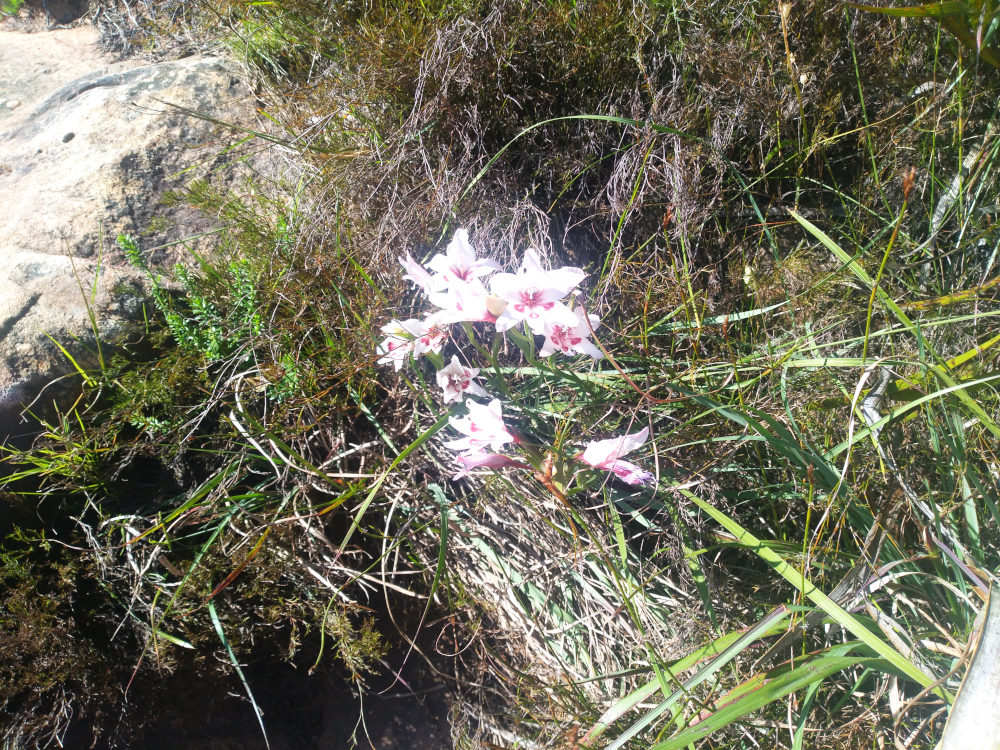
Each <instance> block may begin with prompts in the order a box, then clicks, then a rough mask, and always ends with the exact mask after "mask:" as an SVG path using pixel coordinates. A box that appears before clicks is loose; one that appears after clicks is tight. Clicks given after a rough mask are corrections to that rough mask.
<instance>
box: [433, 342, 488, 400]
mask: <svg viewBox="0 0 1000 750" xmlns="http://www.w3.org/2000/svg"><path fill="white" fill-rule="evenodd" d="M478 375H479V370H477V369H476V368H473V367H463V366H462V363H461V362H459V361H458V357H456V356H455V355H454V354H452V355H451V363H450V364H449V365H448V366H447V367H442V368H441V369H440V370H438V371H437V383H438V385H439V386H441V388H442V390H444V402H445V403H446V404H450V403H453V402H455V401H458V400H459V399H461V398H462V394H463V393H470V394H472V395H473V396H482V397H484V398H485V397H488V396H489V395H490V394H488V393H487V392H486V391H485V390H483V388H482V386H480V385H478V384H477V383H473V382H472V379H473V378H475V377H477V376H478Z"/></svg>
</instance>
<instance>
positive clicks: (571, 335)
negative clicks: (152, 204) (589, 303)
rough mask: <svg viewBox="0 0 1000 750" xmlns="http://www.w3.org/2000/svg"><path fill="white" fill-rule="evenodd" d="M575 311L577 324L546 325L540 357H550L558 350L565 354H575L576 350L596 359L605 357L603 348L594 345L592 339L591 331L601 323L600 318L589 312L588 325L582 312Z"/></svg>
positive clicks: (539, 352)
mask: <svg viewBox="0 0 1000 750" xmlns="http://www.w3.org/2000/svg"><path fill="white" fill-rule="evenodd" d="M573 312H574V314H575V315H576V316H577V323H576V325H575V326H564V325H561V324H559V323H555V324H552V325H547V326H545V343H543V344H542V348H541V349H540V350H539V351H538V356H539V357H548V356H549V355H550V354H554V353H555V352H556V351H560V352H562V353H563V354H573V353H574V352H576V353H578V354H586V355H588V356H590V357H593V358H594V359H601V358H603V357H604V354H603V353H602V352H601V350H600V349H598V348H597V347H596V346H594V344H593V342H592V341H591V340H590V331H591V329H592V328H597V326H599V325H600V324H601V321H600V318H598V317H597V316H596V315H591V314H590V313H587V317H588V319H589V320H590V325H589V326H588V325H587V321H585V320H584V319H583V318H582V317H581V313H578V312H576V311H575V310H574V311H573Z"/></svg>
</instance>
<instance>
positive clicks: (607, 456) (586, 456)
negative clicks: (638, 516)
mask: <svg viewBox="0 0 1000 750" xmlns="http://www.w3.org/2000/svg"><path fill="white" fill-rule="evenodd" d="M648 437H649V428H648V427H643V428H642V429H641V430H639V432H636V433H634V434H632V435H622V436H620V437H616V438H610V439H608V440H596V441H594V442H591V443H588V444H587V447H586V449H585V450H584V451H583V453H581V454H580V455H579V456H577V458H578V459H579V460H581V461H583V462H584V463H585V464H590V465H591V466H593V467H594V468H595V469H603V470H604V471H610V472H612V473H613V474H614V475H615V476H617V477H619V478H621V479H622V481H624V482H627V483H628V484H652V483H653V482H655V481H656V478H655V477H654V476H653V475H652V474H650V473H649V472H648V471H644V470H643V469H641V468H639V467H638V466H636V465H635V464H633V463H629V462H628V461H622V460H621V456H624V455H625V454H626V453H631V452H632V451H634V450H635V449H636V448H638V447H639V446H640V445H642V444H643V443H645V442H646V438H648Z"/></svg>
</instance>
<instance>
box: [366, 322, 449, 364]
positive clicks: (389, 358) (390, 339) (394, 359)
mask: <svg viewBox="0 0 1000 750" xmlns="http://www.w3.org/2000/svg"><path fill="white" fill-rule="evenodd" d="M382 333H384V334H386V338H385V339H383V340H382V343H381V344H379V345H378V347H377V348H376V350H375V351H376V352H377V353H378V354H380V355H382V356H381V357H380V358H379V360H378V364H380V365H388V364H391V365H392V366H393V367H395V368H396V371H397V372H398V371H399V370H400V368H402V366H403V363H404V362H406V358H407V357H409V356H410V355H411V354H412V355H413V356H414V357H419V356H420V355H421V354H424V353H426V352H439V351H441V347H442V346H443V345H444V340H445V339H446V338H447V337H448V331H447V330H446V329H444V328H442V327H440V326H439V325H437V324H436V323H434V322H433V321H430V322H429V321H426V320H417V319H416V318H410V319H409V320H402V321H400V320H392V321H389V322H388V323H386V324H385V325H384V326H382Z"/></svg>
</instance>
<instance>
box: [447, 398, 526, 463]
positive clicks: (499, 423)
mask: <svg viewBox="0 0 1000 750" xmlns="http://www.w3.org/2000/svg"><path fill="white" fill-rule="evenodd" d="M465 406H466V408H467V409H468V410H469V414H468V415H467V416H465V417H452V418H451V419H449V420H448V423H449V424H450V425H451V426H452V427H454V428H455V429H456V430H458V431H459V432H461V433H462V434H463V435H465V437H463V438H459V439H458V440H449V441H448V442H447V443H445V447H447V448H450V449H451V450H453V451H461V452H462V453H464V454H465V455H466V456H471V455H476V454H480V453H483V452H485V449H486V448H487V447H488V448H490V449H491V450H493V451H498V450H500V449H501V448H503V446H504V445H506V444H507V443H510V442H512V441H513V440H514V436H513V435H512V434H511V433H510V432H509V431H508V430H507V426H506V425H505V424H504V423H503V407H502V406H501V405H500V400H499V399H496V398H495V399H493V400H492V401H490V403H489V404H487V405H486V406H483V405H482V404H478V403H476V402H475V401H473V400H472V399H466V401H465Z"/></svg>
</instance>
